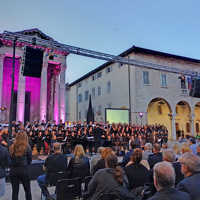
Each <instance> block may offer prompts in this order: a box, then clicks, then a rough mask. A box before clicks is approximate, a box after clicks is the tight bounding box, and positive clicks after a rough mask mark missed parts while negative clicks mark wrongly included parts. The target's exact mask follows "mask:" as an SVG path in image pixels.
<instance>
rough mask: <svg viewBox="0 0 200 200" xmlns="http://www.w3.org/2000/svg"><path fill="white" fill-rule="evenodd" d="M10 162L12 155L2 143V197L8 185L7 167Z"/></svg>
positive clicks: (0, 182)
mask: <svg viewBox="0 0 200 200" xmlns="http://www.w3.org/2000/svg"><path fill="white" fill-rule="evenodd" d="M9 164H10V155H9V153H8V150H7V148H6V147H4V146H2V145H1V144H0V199H1V197H3V196H4V194H5V187H6V181H5V177H6V170H5V169H6V168H8V166H9Z"/></svg>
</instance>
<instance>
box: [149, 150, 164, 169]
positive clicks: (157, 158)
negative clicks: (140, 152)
mask: <svg viewBox="0 0 200 200" xmlns="http://www.w3.org/2000/svg"><path fill="white" fill-rule="evenodd" d="M162 160H163V158H162V153H161V152H159V153H154V154H152V155H149V158H148V163H149V166H150V168H151V169H152V168H153V166H154V165H155V164H156V163H158V162H161V161H162Z"/></svg>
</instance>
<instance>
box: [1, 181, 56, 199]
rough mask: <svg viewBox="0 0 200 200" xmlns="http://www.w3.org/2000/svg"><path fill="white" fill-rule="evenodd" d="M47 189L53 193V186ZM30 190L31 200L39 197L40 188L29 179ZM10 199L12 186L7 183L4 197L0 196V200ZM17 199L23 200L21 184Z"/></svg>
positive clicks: (23, 194)
mask: <svg viewBox="0 0 200 200" xmlns="http://www.w3.org/2000/svg"><path fill="white" fill-rule="evenodd" d="M49 191H50V192H51V193H53V192H54V188H53V187H52V188H49ZM31 192H32V200H40V199H41V192H40V188H39V186H38V184H37V182H36V181H31ZM11 199H12V188H11V184H10V183H7V184H6V194H5V195H4V197H2V198H0V200H11ZM19 200H25V193H24V189H23V186H22V185H20V190H19Z"/></svg>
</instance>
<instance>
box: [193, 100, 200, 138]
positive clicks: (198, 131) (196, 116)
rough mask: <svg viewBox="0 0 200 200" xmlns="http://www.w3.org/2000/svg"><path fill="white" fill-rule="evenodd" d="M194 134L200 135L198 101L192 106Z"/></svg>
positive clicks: (199, 106)
mask: <svg viewBox="0 0 200 200" xmlns="http://www.w3.org/2000/svg"><path fill="white" fill-rule="evenodd" d="M194 135H195V136H196V135H200V102H198V103H196V104H195V107H194Z"/></svg>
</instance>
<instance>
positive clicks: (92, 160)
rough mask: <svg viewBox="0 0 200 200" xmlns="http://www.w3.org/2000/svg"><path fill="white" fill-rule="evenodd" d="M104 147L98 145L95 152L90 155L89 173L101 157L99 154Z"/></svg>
mask: <svg viewBox="0 0 200 200" xmlns="http://www.w3.org/2000/svg"><path fill="white" fill-rule="evenodd" d="M104 149H105V148H104V147H99V148H98V149H97V154H96V155H94V156H92V157H91V161H90V172H91V174H93V171H94V166H95V165H96V164H97V162H98V161H99V160H100V159H101V155H102V152H103V150H104Z"/></svg>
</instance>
